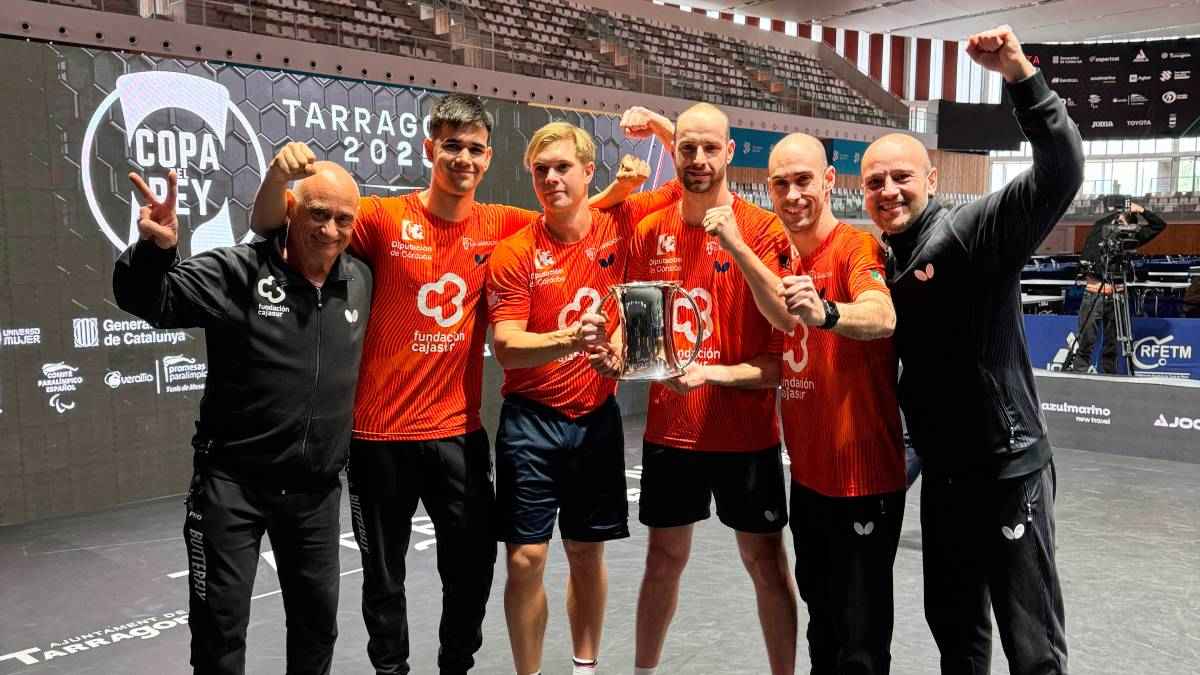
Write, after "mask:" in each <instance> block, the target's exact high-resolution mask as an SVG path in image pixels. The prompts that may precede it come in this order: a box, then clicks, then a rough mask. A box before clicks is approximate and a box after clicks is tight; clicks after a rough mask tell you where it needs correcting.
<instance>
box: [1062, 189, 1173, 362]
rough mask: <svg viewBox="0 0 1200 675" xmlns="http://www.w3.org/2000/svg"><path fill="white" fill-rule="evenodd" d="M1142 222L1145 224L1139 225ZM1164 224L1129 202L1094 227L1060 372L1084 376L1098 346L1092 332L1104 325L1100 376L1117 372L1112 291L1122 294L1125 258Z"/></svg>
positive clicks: (1083, 255) (1086, 244)
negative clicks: (1070, 345) (1075, 322)
mask: <svg viewBox="0 0 1200 675" xmlns="http://www.w3.org/2000/svg"><path fill="white" fill-rule="evenodd" d="M1142 221H1144V222H1142ZM1166 226H1167V223H1166V221H1164V220H1163V219H1162V218H1160V217H1159V216H1158V214H1156V213H1154V212H1152V211H1147V210H1146V209H1145V208H1144V207H1143V206H1142V205H1141V204H1135V203H1131V204H1130V205H1129V210H1128V211H1127V212H1126V211H1120V212H1117V213H1113V214H1109V215H1107V216H1105V217H1103V218H1101V219H1100V220H1097V221H1096V224H1095V225H1093V226H1092V231H1091V232H1090V233H1089V234H1088V238H1087V241H1085V242H1084V244H1083V251H1082V252H1080V254H1079V262H1080V265H1081V266H1082V269H1083V270H1084V275H1085V279H1086V281H1087V287H1086V290H1085V291H1084V294H1083V302H1082V303H1080V305H1079V329H1078V330H1077V331H1076V337H1075V351H1074V352H1073V353H1072V354H1071V358H1070V359H1068V361H1067V364H1066V365H1065V366H1064V367H1063V370H1069V371H1072V372H1076V373H1086V372H1087V369H1088V365H1089V364H1090V363H1091V362H1092V350H1093V348H1094V347H1095V345H1096V329H1097V328H1098V327H1099V325H1100V321H1101V320H1103V321H1104V344H1103V346H1102V347H1101V353H1100V372H1102V373H1110V374H1111V373H1116V372H1117V326H1116V313H1115V309H1114V306H1113V293H1114V292H1117V293H1120V292H1123V291H1124V288H1123V287H1122V286H1121V285H1120V284H1119V283H1117V282H1118V281H1119V279H1118V278H1117V275H1118V273H1119V270H1120V269H1121V267H1120V265H1121V264H1123V262H1122V261H1123V256H1124V255H1125V254H1128V253H1132V252H1133V251H1134V250H1135V249H1137V248H1138V247H1140V246H1141V245H1142V244H1145V243H1146V242H1148V241H1150V240H1151V239H1153V238H1155V237H1157V236H1158V235H1159V233H1161V232H1162V231H1163V229H1164V228H1166Z"/></svg>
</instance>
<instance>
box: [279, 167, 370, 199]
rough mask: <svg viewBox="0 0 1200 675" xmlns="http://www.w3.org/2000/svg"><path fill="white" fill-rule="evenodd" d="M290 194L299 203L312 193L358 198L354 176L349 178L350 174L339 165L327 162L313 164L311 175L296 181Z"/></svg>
mask: <svg viewBox="0 0 1200 675" xmlns="http://www.w3.org/2000/svg"><path fill="white" fill-rule="evenodd" d="M292 192H293V193H294V194H295V195H296V199H298V200H300V201H301V202H303V201H304V198H305V197H306V196H309V195H311V194H313V193H320V194H323V195H328V194H338V195H341V196H345V197H349V196H351V195H353V198H354V199H358V197H359V192H358V182H357V181H355V180H354V176H351V175H350V172H349V171H346V170H345V169H343V168H342V167H341V166H340V165H338V164H335V163H333V162H330V161H328V160H321V161H319V162H314V163H313V174H312V175H311V176H309V177H307V178H302V179H300V180H298V181H296V182H295V184H294V185H293V186H292Z"/></svg>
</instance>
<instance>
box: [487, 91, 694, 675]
mask: <svg viewBox="0 0 1200 675" xmlns="http://www.w3.org/2000/svg"><path fill="white" fill-rule="evenodd" d="M636 113H637V111H630V112H629V113H626V115H625V117H624V120H623V121H624V122H626V123H627V124H632V123H636ZM659 133H660V134H661V135H662V136H663V137H664V143H665V144H667V145H669V144H670V142H671V127H670V124H669V122H668V123H667V125H666V126H663V127H659ZM595 158H596V144H595V142H594V141H593V140H592V138H591V136H590V135H589V134H588V133H587V132H586V131H584V130H583V129H580V128H579V127H576V126H573V125H571V124H568V123H566V122H551V123H550V124H547V125H546V126H544V127H542V128H541V129H539V130H538V131H537V132H535V133H534V134H533V136H532V137H531V138H530V140H529V145H528V148H527V149H526V151H525V165H526V166H527V167H528V168H529V171H530V173H531V174H532V176H533V190H534V193H536V194H537V197H538V201H539V202H541V204H542V208H543V209H544V212H545V215H544V216H543V217H542V218H539V219H538V220H537V221H535V222H534V223H533V224H532V225H530V226H529V227H526V228H524V229H522V230H521V231H520V232H518V233H517V234H515V235H513V236H511V237H509V238H508V239H505V240H504V241H503V242H501V243H500V245H499V246H497V247H496V252H495V254H494V255H493V256H492V260H491V262H490V263H489V276H488V290H489V301H488V304H489V308H488V309H489V314H490V316H491V321H492V325H493V329H494V343H495V346H496V359H497V360H498V361H499V362H500V364H501V365H502V366H504V386H503V388H502V389H501V392H502V393H503V395H504V405H503V407H502V408H501V410H500V427H499V430H498V432H497V435H496V503H497V517H496V519H497V521H498V523H499V528H498V529H499V536H500V538H501V539H502V540H503V541H504V542H505V543H506V548H507V553H508V580H507V583H506V584H505V588H504V609H505V616H506V618H507V619H508V632H509V640H510V642H511V643H512V650H513V664H514V666H515V667H516V672H517V673H518V675H528V674H529V673H538V672H540V671H539V668H540V667H541V661H542V647H543V641H544V639H545V632H546V621H547V619H548V616H549V610H548V608H547V603H546V591H545V588H544V586H543V582H542V577H543V574H544V572H545V567H546V559H547V556H548V555H549V548H550V546H549V542H550V539H551V537H552V535H553V532H554V521H555V518H556V517H557V518H558V520H559V530H560V532H561V534H562V538H563V550H564V551H565V552H566V555H567V563H568V566H569V574H568V577H567V618H568V620H569V621H570V625H571V638H572V643H573V646H574V650H575V652H574V656H575V658H574V667H573V672H574V673H575V675H591V674H592V673H595V672H596V668H597V657H598V655H599V650H600V633H601V629H602V627H603V625H604V605H605V602H606V599H607V594H608V576H607V570H606V568H605V563H604V542H606V541H610V540H614V539H620V538H624V537H628V536H629V524H628V517H629V502H628V499H627V498H626V493H625V438H624V434H623V433H622V427H621V411H620V408H618V406H617V401H616V398H615V397H614V394H615V392H616V383H615V382H613V381H612V380H611V379H608V378H604V377H601V376H600V375H599V374H597V373H596V372H595V371H594V370H593V369H592V368H591V367H590V366H589V365H588V360H587V358H586V356H585V354H584V353H583V352H582V343H581V340H580V324H579V317H580V316H582V315H583V314H584V313H585V312H587V311H596V309H597V308H598V307H599V305H600V302H601V298H602V297H603V294H604V293H606V292H607V291H608V288H609V287H610V286H611V285H612V284H616V283H620V282H621V279H622V276H623V275H624V273H625V260H626V256H627V254H628V247H629V237H630V236H631V235H632V234H633V231H634V228H635V227H636V226H637V224H638V222H639V221H640V220H641V219H642V218H643V217H645V216H646V215H648V214H649V213H650V212H652V211H653V210H656V209H659V208H662V207H665V206H667V205H669V204H671V203H673V202H674V201H676V200H677V199H678V198H679V193H680V191H681V190H680V188H679V183H678V182H676V181H671V182H670V183H668V184H667V185H666V186H664V187H662V188H659V189H658V190H655V191H653V192H643V193H640V194H638V195H635V196H632V197H630V198H629V199H627V200H625V201H624V202H623V203H622V204H621V205H620V206H617V207H614V208H612V209H607V210H603V211H601V210H598V209H595V208H591V207H589V205H588V202H587V193H588V184H589V183H590V182H591V179H592V176H593V174H594V172H595Z"/></svg>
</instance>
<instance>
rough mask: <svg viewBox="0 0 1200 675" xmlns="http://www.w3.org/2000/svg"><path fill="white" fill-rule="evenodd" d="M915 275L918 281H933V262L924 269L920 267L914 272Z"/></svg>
mask: <svg viewBox="0 0 1200 675" xmlns="http://www.w3.org/2000/svg"><path fill="white" fill-rule="evenodd" d="M913 276H915V277H916V278H917V281H932V280H933V263H928V264H927V265H925V269H924V270H920V269H918V270H917V271H915V272H913Z"/></svg>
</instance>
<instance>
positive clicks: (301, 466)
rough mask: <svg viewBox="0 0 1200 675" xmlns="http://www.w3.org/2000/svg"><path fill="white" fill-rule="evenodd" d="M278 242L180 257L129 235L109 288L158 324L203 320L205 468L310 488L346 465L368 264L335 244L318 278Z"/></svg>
mask: <svg viewBox="0 0 1200 675" xmlns="http://www.w3.org/2000/svg"><path fill="white" fill-rule="evenodd" d="M280 236H282V235H280ZM279 241H281V239H280V238H279V237H272V238H271V239H267V240H263V241H258V242H255V243H252V244H243V245H239V246H231V247H227V248H219V249H214V250H211V251H206V252H204V253H201V254H199V255H196V256H192V257H191V258H188V259H186V260H182V261H180V260H179V259H178V256H177V254H176V251H175V249H165V250H164V249H160V248H158V246H156V245H155V244H154V243H153V242H151V241H138V242H136V243H135V244H133V245H132V246H130V247H129V248H128V249H127V250H126V251H125V252H124V253H123V254H122V255H121V257H120V258H119V259H118V260H117V264H116V270H115V272H114V275H113V290H114V292H115V294H116V298H117V304H118V305H119V306H120V307H121V308H122V309H124V310H126V311H128V312H130V313H132V314H134V315H136V316H139V317H141V318H142V319H145V320H146V321H147V322H149V323H150V324H151V325H153V326H155V327H157V328H192V327H201V328H204V330H205V338H206V342H207V347H208V376H207V381H206V384H205V390H204V398H203V399H202V400H201V402H200V419H199V421H198V422H197V424H196V435H195V437H194V438H193V441H192V445H193V446H194V447H195V448H196V449H197V451H198V452H199V453H200V454H201V455H202V457H203V458H204V464H205V466H206V468H207V469H208V470H210V471H212V472H213V473H214V474H215V475H218V476H222V477H225V478H228V479H231V480H235V481H238V482H250V483H255V484H261V485H269V486H278V487H284V488H296V489H302V488H305V487H318V486H323V485H328V484H329V483H330V482H333V481H336V480H337V474H338V471H340V470H341V469H342V467H343V466H344V465H345V463H346V452H347V448H348V447H349V443H350V433H351V429H352V426H353V421H354V417H353V414H354V390H355V387H356V385H357V382H358V366H359V360H360V358H361V355H362V343H363V335H364V334H365V333H366V328H367V321H368V319H369V312H370V306H371V284H372V277H371V270H370V268H369V267H367V265H366V263H364V262H362V261H361V260H359V259H357V258H355V257H353V256H351V255H349V254H346V253H343V254H342V255H341V256H339V257H338V259H337V261H336V262H335V263H334V266H333V269H332V270H331V271H330V273H329V276H328V278H327V279H326V280H325V283H324V284H323V286H322V287H321V288H317V287H315V286H313V285H312V284H311V283H310V282H309V281H308V280H307V279H305V278H304V277H303V276H302V275H301V274H300V273H299V272H297V271H295V270H293V269H292V268H291V267H289V266H288V265H287V264H286V263H285V262H284V261H283V258H282V256H281V255H280V252H279V244H278V243H277V242H279Z"/></svg>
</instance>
